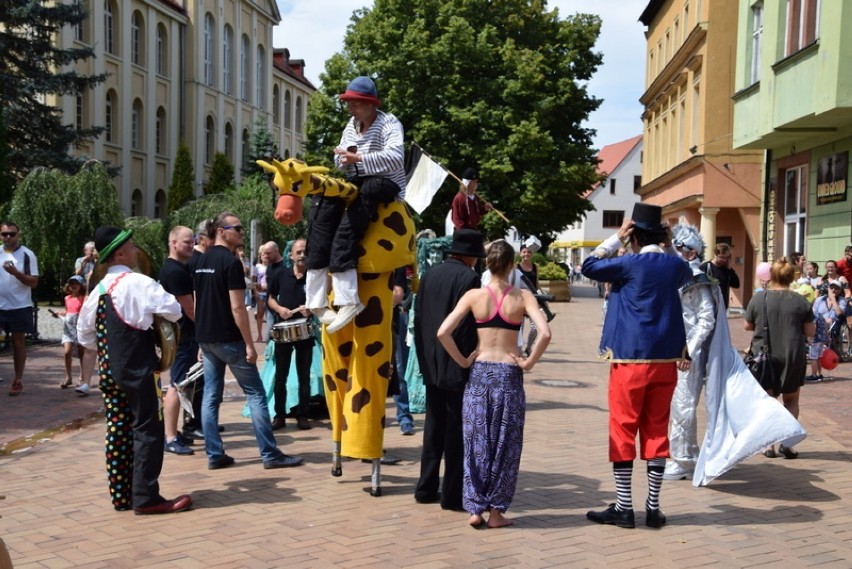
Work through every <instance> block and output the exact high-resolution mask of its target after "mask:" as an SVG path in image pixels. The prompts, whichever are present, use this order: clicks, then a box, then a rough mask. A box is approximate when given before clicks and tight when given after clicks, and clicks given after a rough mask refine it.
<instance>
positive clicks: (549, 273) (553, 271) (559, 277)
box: [538, 261, 568, 281]
mask: <svg viewBox="0 0 852 569" xmlns="http://www.w3.org/2000/svg"><path fill="white" fill-rule="evenodd" d="M538 280H540V281H567V280H568V273H566V272H565V269H563V268H562V267H560V266H559V265H557V264H556V263H554V262H553V261H549V262H547V263H545V264H543V265H539V267H538Z"/></svg>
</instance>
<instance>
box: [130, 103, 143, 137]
mask: <svg viewBox="0 0 852 569" xmlns="http://www.w3.org/2000/svg"><path fill="white" fill-rule="evenodd" d="M130 147H131V148H135V149H136V150H139V149H141V148H142V101H140V100H139V99H136V100H135V101H133V111H132V112H131V114H130Z"/></svg>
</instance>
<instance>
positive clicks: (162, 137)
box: [156, 107, 168, 154]
mask: <svg viewBox="0 0 852 569" xmlns="http://www.w3.org/2000/svg"><path fill="white" fill-rule="evenodd" d="M167 124H168V123H167V122H166V109H164V108H163V107H160V108H159V109H157V141H156V145H157V148H156V152H157V154H168V148H167V147H166V125H167Z"/></svg>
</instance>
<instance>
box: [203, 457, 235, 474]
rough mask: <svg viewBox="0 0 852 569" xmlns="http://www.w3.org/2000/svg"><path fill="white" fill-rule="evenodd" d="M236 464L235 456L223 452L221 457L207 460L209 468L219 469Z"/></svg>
mask: <svg viewBox="0 0 852 569" xmlns="http://www.w3.org/2000/svg"><path fill="white" fill-rule="evenodd" d="M232 464H234V457H232V456H228V455H227V454H223V455H222V456H221V457H220V458H217V459H214V460H208V461H207V470H219V469H220V468H228V467H229V466H231V465H232Z"/></svg>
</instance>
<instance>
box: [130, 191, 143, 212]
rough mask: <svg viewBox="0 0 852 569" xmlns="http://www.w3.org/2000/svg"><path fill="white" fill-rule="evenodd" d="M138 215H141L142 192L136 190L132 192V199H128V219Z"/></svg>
mask: <svg viewBox="0 0 852 569" xmlns="http://www.w3.org/2000/svg"><path fill="white" fill-rule="evenodd" d="M140 215H142V190H140V189H139V188H136V189H135V190H133V197H132V198H131V199H130V217H138V216H140Z"/></svg>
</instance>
